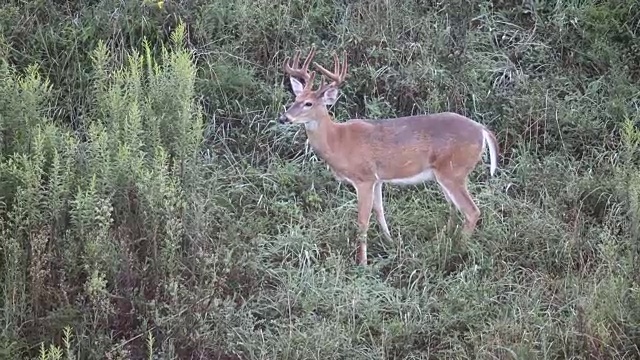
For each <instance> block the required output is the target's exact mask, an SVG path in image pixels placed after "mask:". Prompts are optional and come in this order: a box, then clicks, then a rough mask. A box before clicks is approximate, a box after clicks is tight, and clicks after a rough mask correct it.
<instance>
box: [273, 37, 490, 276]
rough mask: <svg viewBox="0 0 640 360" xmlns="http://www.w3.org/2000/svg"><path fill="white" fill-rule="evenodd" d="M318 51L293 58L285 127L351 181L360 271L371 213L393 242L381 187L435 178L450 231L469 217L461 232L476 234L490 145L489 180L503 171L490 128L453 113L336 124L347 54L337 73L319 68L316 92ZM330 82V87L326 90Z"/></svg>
mask: <svg viewBox="0 0 640 360" xmlns="http://www.w3.org/2000/svg"><path fill="white" fill-rule="evenodd" d="M314 55H315V46H314V47H312V48H311V51H310V52H309V54H308V55H307V58H306V59H305V61H304V63H303V64H302V66H300V64H299V60H300V51H297V52H296V54H295V56H294V58H293V61H291V62H290V61H289V60H290V59H289V57H287V58H286V59H285V61H284V71H285V73H287V74H289V75H290V81H291V87H292V89H293V92H294V93H295V96H296V98H295V101H294V102H293V104H292V105H291V106H290V107H289V108H288V109H287V110H286V111H285V112H284V113H283V114H281V115H280V118H279V122H280V123H282V124H284V123H293V124H304V126H305V129H306V132H307V137H308V139H309V143H310V144H311V147H312V148H313V150H314V152H315V153H316V154H317V155H318V156H319V157H320V158H322V159H323V160H324V161H325V162H326V163H327V165H328V166H329V168H330V169H331V171H332V172H333V174H334V176H335V177H336V178H337V179H338V180H340V181H347V182H349V183H350V184H351V185H353V187H354V188H355V189H356V193H357V197H358V244H357V248H356V263H357V264H359V265H366V264H367V242H366V233H367V230H368V228H369V218H370V216H371V209H372V208H373V211H375V214H376V219H377V220H378V223H379V225H380V227H381V228H382V232H383V234H384V236H385V237H386V238H387V239H389V240H390V239H391V234H390V233H389V227H388V226H387V221H386V220H385V216H384V210H383V205H382V184H383V183H391V184H403V185H412V184H418V183H421V182H424V181H427V180H432V179H434V178H435V180H436V181H437V183H438V184H439V186H440V188H441V189H442V192H443V193H444V197H445V199H446V200H447V202H448V203H449V204H450V213H449V224H451V223H452V220H453V216H455V210H454V209H453V206H452V205H451V204H453V205H455V207H456V208H457V209H458V210H459V211H460V212H461V213H463V214H464V217H465V224H464V227H463V231H464V233H466V234H471V233H472V232H473V230H474V229H475V227H476V222H477V221H478V218H479V217H480V210H479V209H478V207H477V206H476V204H475V203H474V202H473V199H472V198H471V196H470V195H469V192H468V190H467V185H466V182H467V178H468V176H469V173H470V172H471V171H472V170H473V168H474V167H475V166H476V164H477V163H478V162H479V161H480V160H481V158H482V153H483V152H484V150H485V144H488V148H489V154H490V156H491V171H490V172H491V175H494V173H495V171H496V168H497V156H498V143H497V141H496V138H495V136H494V134H493V133H492V132H491V131H490V130H488V129H487V128H486V127H485V126H484V125H481V124H479V123H477V122H475V121H473V120H471V119H469V118H467V117H464V116H462V115H458V114H455V113H450V112H445V113H439V114H431V115H416V116H407V117H400V118H395V119H379V120H365V119H351V120H348V121H347V122H345V123H335V122H333V120H332V118H331V116H330V115H329V113H328V111H327V105H333V104H334V103H335V102H336V100H337V98H338V89H339V87H340V85H341V84H342V83H343V82H344V80H345V78H346V75H347V54H346V51H345V53H344V61H343V63H342V64H340V62H339V60H338V56H337V55H336V54H334V71H333V72H330V71H328V70H327V69H325V68H324V67H322V66H320V65H318V63H316V62H314V63H313V65H314V66H315V67H316V69H317V70H318V71H320V72H321V73H322V84H321V85H320V86H319V87H318V88H317V89H315V90H313V89H312V87H313V80H314V78H315V75H316V72H315V71H312V72H309V71H308V68H309V64H310V63H311V60H312V59H313V57H314ZM325 76H326V77H327V78H328V79H330V80H331V82H325Z"/></svg>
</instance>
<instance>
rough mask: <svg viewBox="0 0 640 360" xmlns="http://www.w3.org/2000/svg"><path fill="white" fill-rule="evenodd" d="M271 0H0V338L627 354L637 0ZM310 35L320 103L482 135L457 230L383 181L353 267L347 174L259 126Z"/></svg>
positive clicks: (634, 331) (172, 345)
mask: <svg viewBox="0 0 640 360" xmlns="http://www.w3.org/2000/svg"><path fill="white" fill-rule="evenodd" d="M125 3H126V4H125ZM158 4H161V6H159V5H158ZM276 5H277V4H275V3H271V2H265V1H257V2H256V1H245V0H233V1H232V0H215V1H209V2H204V1H192V2H168V1H165V2H160V3H158V2H142V3H133V2H120V1H113V0H103V1H93V2H89V1H80V0H78V1H71V2H67V4H66V5H65V6H62V5H57V4H53V3H51V4H47V7H45V5H44V4H43V3H32V4H31V3H30V4H27V3H24V2H17V1H10V2H9V3H8V4H7V5H6V6H4V7H3V8H2V9H0V35H1V36H0V54H1V55H2V56H1V57H0V135H1V137H0V149H1V150H0V234H1V236H2V242H1V243H0V284H1V287H0V289H1V291H0V311H1V315H2V316H0V325H1V326H0V358H7V359H16V358H26V359H36V358H39V359H94V358H96V359H98V358H99V359H105V358H106V359H142V358H144V359H159V358H163V359H164V358H167V359H168V358H202V359H276V358H277V359H316V358H348V359H365V358H367V359H369V358H376V359H379V358H384V359H417V358H477V357H480V358H501V359H516V358H518V359H520V358H526V359H528V358H545V359H546V358H585V359H586V358H636V357H638V356H640V350H639V349H638V343H639V342H640V338H639V337H638V330H639V329H638V324H639V323H640V316H639V315H638V314H639V313H640V312H639V310H640V295H639V294H640V292H639V283H638V281H639V280H640V275H639V274H640V272H639V270H638V268H637V265H636V264H637V263H638V253H639V251H638V246H637V244H636V243H637V239H638V236H640V225H639V224H640V215H639V214H640V205H639V200H638V199H639V198H640V175H638V174H640V163H639V162H638V159H640V156H639V155H640V129H639V128H638V124H639V123H640V117H639V116H640V115H638V114H639V113H638V111H637V109H638V105H639V104H640V100H639V99H640V98H639V94H640V87H639V86H638V82H637V80H638V75H639V74H640V73H639V72H638V70H639V69H638V67H637V66H636V63H637V61H636V60H637V55H636V52H633V51H632V49H635V48H638V46H639V43H638V38H639V37H638V25H639V23H640V18H638V16H636V14H638V13H640V11H638V10H639V9H638V5H637V4H636V3H635V2H633V1H622V2H620V1H608V2H604V3H602V2H595V1H580V2H576V1H573V2H571V1H565V2H556V3H545V2H540V3H536V4H533V5H532V4H529V3H526V2H525V3H523V4H515V5H514V4H511V3H506V2H499V1H492V2H489V1H484V0H474V1H470V2H464V3H463V2H448V3H437V4H436V3H429V4H427V3H421V2H415V1H408V0H394V1H356V2H338V1H328V0H316V1H312V2H303V1H299V0H291V1H287V2H281V3H280V4H278V5H277V6H276ZM605 20H606V21H605ZM312 43H315V44H317V45H318V48H319V53H318V58H319V60H320V61H328V60H330V55H331V52H332V51H334V50H335V51H341V50H347V51H348V53H349V55H350V57H349V65H350V74H351V77H350V78H349V79H348V81H347V83H346V84H345V87H344V96H343V97H342V98H341V99H340V100H339V102H338V104H337V105H336V106H334V108H332V109H331V110H332V111H333V112H334V114H335V115H336V118H337V120H336V121H344V120H345V119H347V118H349V117H376V118H380V117H392V116H400V115H407V114H412V113H425V112H435V111H456V112H459V113H461V114H464V115H467V116H469V117H472V118H474V119H476V120H478V121H479V122H481V123H483V124H486V125H487V126H488V127H490V128H491V129H493V130H494V131H495V132H496V134H497V135H498V138H499V140H500V143H501V149H503V153H502V154H501V155H502V156H501V163H500V168H501V169H500V171H499V175H498V176H497V177H496V178H492V179H488V178H487V175H486V171H485V170H486V169H485V168H484V167H481V166H479V167H478V169H477V171H476V172H474V174H473V176H472V182H471V184H470V190H471V192H472V194H473V196H474V198H475V199H477V202H478V204H479V206H480V208H481V210H482V213H483V215H482V221H481V225H480V226H479V229H478V231H477V233H476V234H475V235H474V236H473V237H472V238H470V239H469V240H467V241H463V240H462V239H459V238H456V237H449V236H448V235H446V232H445V231H443V228H444V227H445V224H446V220H447V216H448V208H447V206H448V205H447V204H446V202H445V201H444V199H443V198H442V197H441V194H440V193H439V191H438V190H437V189H436V188H434V187H433V186H431V185H429V184H425V185H420V186H413V187H408V188H398V187H391V186H389V187H386V188H385V207H386V211H387V213H388V215H387V217H388V221H389V225H390V227H391V230H392V235H393V237H394V241H392V242H388V241H385V240H384V237H382V236H380V234H379V232H378V230H377V228H376V227H375V226H372V228H371V230H370V231H371V233H372V234H371V235H372V236H371V237H370V239H371V241H370V254H371V257H372V258H371V266H369V267H368V268H366V269H362V268H357V267H356V266H354V264H353V262H352V259H353V256H352V254H351V251H352V250H353V246H352V245H350V244H349V243H348V241H349V239H352V237H353V235H354V234H355V226H354V221H355V208H356V201H355V195H354V193H353V190H352V189H351V188H349V187H347V186H344V185H340V184H338V183H337V182H336V181H334V180H333V178H332V177H331V175H330V173H329V172H328V171H326V169H325V167H324V165H323V164H322V163H321V162H320V161H318V159H317V157H316V156H315V155H314V154H313V153H312V152H311V151H309V149H308V148H307V147H306V145H305V137H304V133H303V131H302V130H301V129H296V128H291V127H288V128H281V127H278V126H277V125H276V124H275V122H274V119H275V118H276V115H277V113H278V112H279V111H280V110H281V108H282V105H283V104H285V103H286V102H287V101H289V100H290V97H291V95H290V93H289V92H288V88H287V87H286V86H288V85H286V84H287V83H288V82H287V81H285V80H286V79H285V78H284V75H283V74H282V71H281V62H282V60H284V57H285V56H286V55H290V54H291V53H292V52H293V51H294V50H295V49H297V48H300V49H302V50H303V51H304V50H306V49H308V47H309V46H310V45H311V44H312ZM483 166H486V165H483Z"/></svg>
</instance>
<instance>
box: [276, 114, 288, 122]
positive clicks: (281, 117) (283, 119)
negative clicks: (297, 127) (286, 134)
mask: <svg viewBox="0 0 640 360" xmlns="http://www.w3.org/2000/svg"><path fill="white" fill-rule="evenodd" d="M278 122H279V123H280V124H286V123H288V122H289V118H288V117H287V116H286V115H285V114H284V113H282V114H280V117H279V118H278Z"/></svg>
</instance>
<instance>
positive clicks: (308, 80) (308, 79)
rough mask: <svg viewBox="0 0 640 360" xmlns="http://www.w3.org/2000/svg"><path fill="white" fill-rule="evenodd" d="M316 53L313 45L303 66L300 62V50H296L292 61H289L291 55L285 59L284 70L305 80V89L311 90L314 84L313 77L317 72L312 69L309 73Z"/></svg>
mask: <svg viewBox="0 0 640 360" xmlns="http://www.w3.org/2000/svg"><path fill="white" fill-rule="evenodd" d="M315 54H316V47H315V45H314V46H312V47H311V51H309V54H308V55H307V58H306V59H305V60H304V63H303V64H302V67H301V66H300V65H299V63H300V50H297V51H296V54H295V55H294V57H293V60H292V61H289V57H288V56H287V57H286V58H285V59H284V72H285V73H287V74H289V75H290V76H293V77H295V78H298V79H302V80H304V89H305V90H309V89H311V86H312V84H313V79H314V78H315V75H316V72H315V71H312V72H311V73H309V64H311V60H312V59H313V57H314V56H315Z"/></svg>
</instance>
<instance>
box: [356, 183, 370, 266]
mask: <svg viewBox="0 0 640 360" xmlns="http://www.w3.org/2000/svg"><path fill="white" fill-rule="evenodd" d="M355 188H356V193H357V195H358V234H357V238H356V243H357V245H356V264H358V265H367V230H368V229H369V219H370V217H371V209H372V207H373V192H374V183H371V182H366V183H358V184H355Z"/></svg>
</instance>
